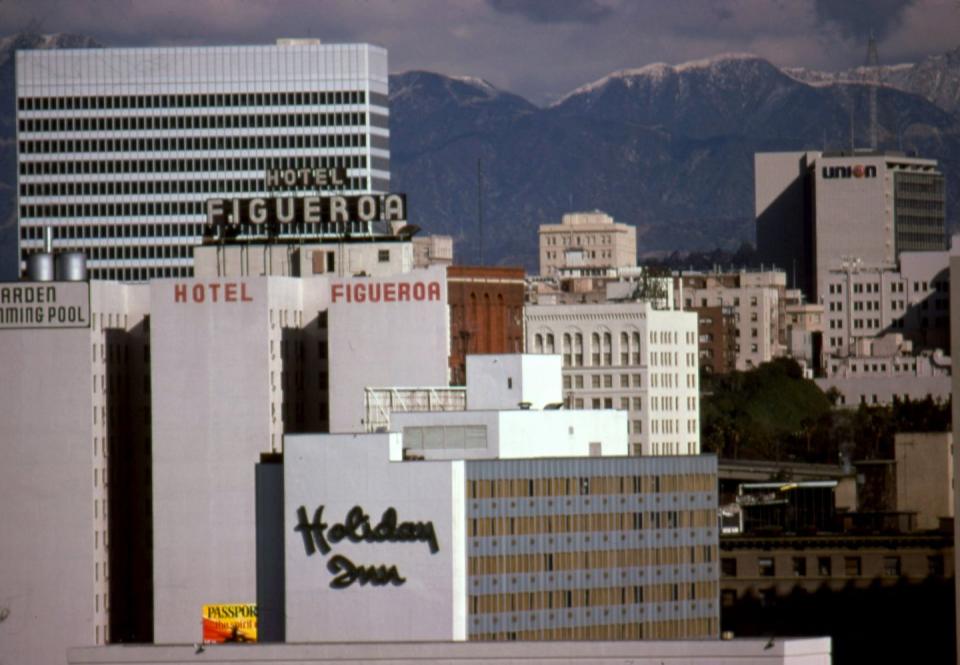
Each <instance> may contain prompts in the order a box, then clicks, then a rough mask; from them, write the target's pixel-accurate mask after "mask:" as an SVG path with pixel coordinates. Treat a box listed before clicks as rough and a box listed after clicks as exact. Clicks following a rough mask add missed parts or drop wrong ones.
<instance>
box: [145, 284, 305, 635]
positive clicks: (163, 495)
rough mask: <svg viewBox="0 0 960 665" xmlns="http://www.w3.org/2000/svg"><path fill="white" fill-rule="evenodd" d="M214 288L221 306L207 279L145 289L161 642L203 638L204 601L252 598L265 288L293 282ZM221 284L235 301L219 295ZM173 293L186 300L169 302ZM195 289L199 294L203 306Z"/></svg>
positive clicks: (267, 423) (267, 395) (267, 437)
mask: <svg viewBox="0 0 960 665" xmlns="http://www.w3.org/2000/svg"><path fill="white" fill-rule="evenodd" d="M213 281H214V282H216V283H219V284H221V287H220V298H219V301H218V302H212V292H211V291H210V286H209V285H210V283H211V280H158V281H154V282H152V283H151V337H152V357H153V369H152V394H153V493H154V494H153V496H154V500H153V505H154V512H153V521H154V537H153V546H154V594H155V596H154V640H155V641H156V642H157V643H158V644H162V643H179V642H189V643H192V642H196V641H199V640H200V639H201V622H200V616H201V614H200V613H201V608H202V606H203V605H205V604H213V603H252V602H255V601H256V574H255V573H256V567H255V547H254V546H255V539H254V534H255V530H254V523H255V522H254V517H255V515H254V508H255V502H254V466H255V464H256V463H257V462H258V461H259V459H260V454H261V453H263V452H269V451H270V450H271V431H272V428H271V414H270V405H271V400H272V399H273V396H272V394H271V387H270V357H269V356H270V354H269V340H270V336H271V324H270V308H271V302H270V300H269V298H268V293H269V292H270V291H272V290H274V289H282V288H283V286H284V285H286V287H287V288H288V289H296V288H298V282H297V280H292V279H288V278H282V277H271V278H266V277H251V278H229V279H222V280H213ZM226 284H233V285H235V286H234V289H235V290H234V293H235V296H236V297H237V298H238V299H236V300H234V301H232V302H228V301H226V300H225V299H224V294H225V288H226ZM268 284H269V285H270V286H269V287H268ZM178 286H179V287H184V286H185V287H186V288H187V291H188V293H189V294H190V295H189V296H188V301H187V302H177V298H176V289H177V287H178ZM198 287H201V288H198ZM194 288H198V291H197V292H198V293H200V292H201V289H205V294H206V295H205V301H204V302H203V303H196V302H193V300H192V298H193V289H194ZM242 295H245V296H246V298H248V299H249V300H243V299H240V298H241V296H242ZM275 316H276V315H275ZM275 321H276V319H275ZM274 326H276V322H275V323H274ZM274 371H276V370H274ZM273 431H274V432H275V431H276V430H273ZM277 445H279V441H277Z"/></svg>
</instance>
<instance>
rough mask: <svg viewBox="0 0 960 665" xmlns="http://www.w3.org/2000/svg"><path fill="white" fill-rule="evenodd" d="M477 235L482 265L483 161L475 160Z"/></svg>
mask: <svg viewBox="0 0 960 665" xmlns="http://www.w3.org/2000/svg"><path fill="white" fill-rule="evenodd" d="M477 233H478V235H479V247H480V261H479V265H481V266H482V265H483V159H482V158H479V157H478V158H477Z"/></svg>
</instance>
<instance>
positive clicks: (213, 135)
mask: <svg viewBox="0 0 960 665" xmlns="http://www.w3.org/2000/svg"><path fill="white" fill-rule="evenodd" d="M16 95H17V146H18V201H17V204H18V205H17V211H18V216H19V256H20V259H21V260H22V261H23V260H26V258H27V256H29V255H30V254H32V253H34V252H37V251H40V250H41V248H42V238H41V235H42V227H44V226H52V227H54V228H55V230H56V241H55V243H56V247H57V249H61V250H82V251H84V252H86V253H87V257H88V260H89V261H88V265H89V268H90V275H91V277H93V278H94V279H120V280H134V281H141V280H146V279H150V278H153V277H187V276H190V275H192V274H193V248H194V247H195V246H196V245H198V244H200V243H201V242H202V240H203V234H204V222H205V219H206V204H205V202H206V200H207V199H210V198H215V197H221V196H226V197H231V198H234V199H244V198H251V197H257V196H266V195H267V194H268V193H270V194H272V195H277V194H278V192H285V193H287V194H288V195H290V196H303V195H305V194H308V193H311V191H312V193H317V191H318V190H319V189H322V190H325V191H336V192H337V193H346V194H358V193H365V192H385V191H386V190H387V189H388V187H389V182H390V150H389V140H390V132H389V128H388V110H387V53H386V51H385V50H384V49H382V48H378V47H375V46H369V45H366V44H349V45H327V44H320V43H319V42H317V41H311V40H282V41H281V42H280V43H279V44H278V45H277V46H235V47H190V48H131V49H120V48H110V49H65V50H54V51H39V50H38V51H20V52H18V53H17V62H16ZM302 169H308V170H309V171H302ZM314 169H319V171H314ZM331 169H332V171H331ZM290 170H293V171H294V172H295V173H296V174H297V175H296V176H295V178H294V179H295V180H296V181H295V182H294V181H293V180H294V179H291V180H290V181H285V180H284V179H282V178H281V179H277V178H275V177H273V175H275V174H276V172H278V171H285V172H288V173H289V172H290ZM330 173H335V174H336V176H335V177H333V178H328V176H329V174H330ZM367 231H369V229H367ZM331 232H332V230H331V229H330V228H329V227H327V226H321V225H320V224H312V223H302V224H292V225H289V226H288V227H287V230H285V231H284V232H283V234H284V235H285V236H287V237H289V239H291V240H301V239H311V240H317V239H321V240H322V239H323V238H324V236H325V235H326V234H329V233H331Z"/></svg>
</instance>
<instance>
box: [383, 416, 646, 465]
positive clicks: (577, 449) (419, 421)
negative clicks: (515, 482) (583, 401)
mask: <svg viewBox="0 0 960 665" xmlns="http://www.w3.org/2000/svg"><path fill="white" fill-rule="evenodd" d="M475 425H482V426H484V427H486V428H487V447H486V448H484V449H481V448H469V449H441V450H436V449H431V450H417V451H416V452H417V453H418V454H420V453H422V454H423V455H424V456H425V457H426V458H427V459H432V460H437V459H448V460H455V459H497V458H499V459H508V458H526V457H586V456H588V455H589V454H590V444H591V443H594V442H599V443H600V444H601V448H600V449H601V453H602V454H603V455H626V454H627V452H628V445H627V438H628V437H627V414H626V412H625V411H613V410H610V411H567V410H562V409H561V410H550V411H535V410H530V411H523V410H519V409H517V410H513V411H473V410H470V411H446V412H438V411H434V412H409V413H394V414H391V416H390V427H391V429H393V430H395V431H396V432H399V433H401V434H402V432H403V428H404V427H438V426H449V427H463V426H475ZM392 454H393V456H394V458H397V451H396V450H394V451H393V452H392Z"/></svg>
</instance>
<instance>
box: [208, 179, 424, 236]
mask: <svg viewBox="0 0 960 665" xmlns="http://www.w3.org/2000/svg"><path fill="white" fill-rule="evenodd" d="M266 187H267V189H268V190H272V191H275V190H281V189H283V190H287V191H288V192H290V191H293V190H297V191H298V193H297V194H291V195H288V196H272V197H267V196H261V197H253V198H235V199H227V198H215V199H208V200H207V226H208V227H210V228H226V229H230V230H233V231H236V230H237V229H238V228H248V229H255V228H257V227H263V226H266V227H267V228H282V227H283V226H285V225H293V224H320V225H321V226H323V227H328V228H329V229H330V230H331V231H335V230H337V229H338V228H339V227H340V226H341V225H346V224H350V223H356V222H359V223H367V222H403V221H406V219H407V199H406V195H404V194H359V195H346V194H338V193H336V192H337V191H338V190H340V191H342V190H343V189H345V188H346V187H347V178H346V171H345V170H344V169H281V170H275V171H267V173H266ZM307 191H309V192H312V193H309V194H306V195H303V192H307ZM321 192H323V195H321Z"/></svg>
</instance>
